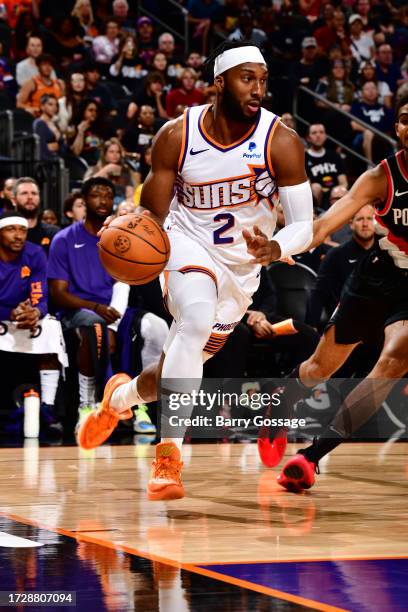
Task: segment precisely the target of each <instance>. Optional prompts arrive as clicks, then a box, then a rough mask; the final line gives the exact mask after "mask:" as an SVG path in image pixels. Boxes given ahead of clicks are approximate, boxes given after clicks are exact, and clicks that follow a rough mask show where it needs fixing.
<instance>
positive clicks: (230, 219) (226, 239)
mask: <svg viewBox="0 0 408 612" xmlns="http://www.w3.org/2000/svg"><path fill="white" fill-rule="evenodd" d="M214 221H225V223H224V225H222V226H221V227H219V228H218V229H217V230H215V231H214V244H231V243H232V242H234V238H233V237H232V236H222V235H221V234H225V232H227V231H228V230H229V229H231V228H232V227H234V223H235V219H234V215H231V213H220V214H219V215H215V217H214Z"/></svg>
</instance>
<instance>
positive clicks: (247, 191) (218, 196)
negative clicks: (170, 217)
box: [177, 174, 257, 210]
mask: <svg viewBox="0 0 408 612" xmlns="http://www.w3.org/2000/svg"><path fill="white" fill-rule="evenodd" d="M253 185H254V175H253V174H250V175H247V176H240V177H234V178H233V179H224V180H222V181H218V182H211V183H207V184H200V185H189V184H188V183H186V182H185V181H183V180H178V181H177V199H178V201H179V202H180V204H183V205H184V206H187V207H188V208H200V209H204V210H205V209H208V210H211V209H214V208H220V207H222V206H240V205H242V204H247V203H249V202H253V201H255V200H256V199H257V196H256V193H255V190H254V186H253Z"/></svg>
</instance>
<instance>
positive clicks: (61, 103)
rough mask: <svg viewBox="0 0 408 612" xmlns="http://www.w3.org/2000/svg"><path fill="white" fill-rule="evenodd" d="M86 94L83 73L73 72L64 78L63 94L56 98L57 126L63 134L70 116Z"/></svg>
mask: <svg viewBox="0 0 408 612" xmlns="http://www.w3.org/2000/svg"><path fill="white" fill-rule="evenodd" d="M86 96H87V90H86V81H85V75H84V74H83V73H82V72H73V73H72V74H70V75H69V76H68V77H67V78H66V80H65V96H62V98H60V99H59V100H58V117H57V123H58V127H59V129H60V130H61V132H62V133H63V134H65V133H66V132H67V130H68V128H69V126H70V125H71V123H72V117H73V116H74V115H75V113H76V110H77V108H78V106H79V104H80V103H81V101H82V100H84V98H85V97H86Z"/></svg>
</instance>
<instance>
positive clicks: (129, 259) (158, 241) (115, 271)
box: [98, 213, 170, 285]
mask: <svg viewBox="0 0 408 612" xmlns="http://www.w3.org/2000/svg"><path fill="white" fill-rule="evenodd" d="M98 246H99V256H100V259H101V262H102V265H103V267H104V268H105V270H106V271H107V272H108V274H110V275H111V276H112V278H114V279H115V280H117V281H121V282H123V283H127V284H128V285H144V284H145V283H148V282H150V281H152V280H154V279H155V278H157V277H158V276H159V274H160V272H162V271H163V269H164V267H165V265H166V263H167V262H168V259H169V254H170V243H169V239H168V238H167V234H166V232H165V231H163V230H162V228H161V227H160V226H159V224H158V223H157V222H156V221H154V219H152V218H151V217H148V216H147V215H140V214H137V213H131V214H128V215H123V216H121V217H117V218H116V219H114V220H113V221H112V222H111V223H110V224H109V227H107V228H106V229H105V230H104V231H103V232H102V235H101V239H100V241H99V243H98Z"/></svg>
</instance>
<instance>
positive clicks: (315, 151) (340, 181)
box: [305, 123, 347, 210]
mask: <svg viewBox="0 0 408 612" xmlns="http://www.w3.org/2000/svg"><path fill="white" fill-rule="evenodd" d="M326 140H327V134H326V129H325V127H324V125H323V124H321V123H315V124H312V125H310V126H309V130H308V135H307V142H308V144H309V148H308V149H307V150H306V154H305V164H306V172H307V175H308V177H309V180H310V182H311V185H312V192H313V198H314V201H315V205H316V206H317V207H318V208H322V209H324V210H326V209H327V208H328V207H329V194H330V190H331V189H332V187H334V186H335V185H342V186H343V187H346V188H347V176H346V173H345V170H344V164H343V161H342V159H341V157H340V155H339V154H338V153H336V152H335V151H333V150H331V149H326V148H325V146H324V145H325V144H326Z"/></svg>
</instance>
